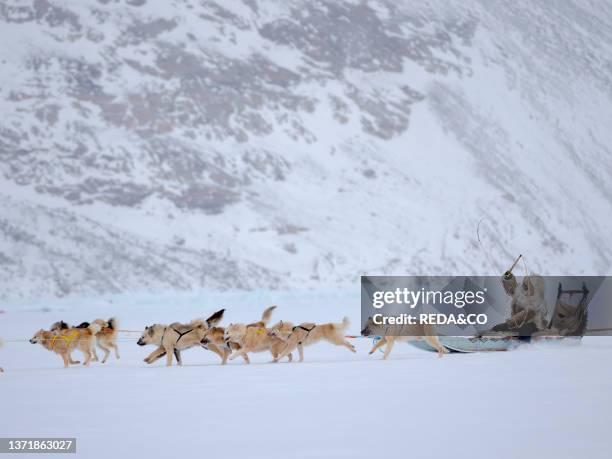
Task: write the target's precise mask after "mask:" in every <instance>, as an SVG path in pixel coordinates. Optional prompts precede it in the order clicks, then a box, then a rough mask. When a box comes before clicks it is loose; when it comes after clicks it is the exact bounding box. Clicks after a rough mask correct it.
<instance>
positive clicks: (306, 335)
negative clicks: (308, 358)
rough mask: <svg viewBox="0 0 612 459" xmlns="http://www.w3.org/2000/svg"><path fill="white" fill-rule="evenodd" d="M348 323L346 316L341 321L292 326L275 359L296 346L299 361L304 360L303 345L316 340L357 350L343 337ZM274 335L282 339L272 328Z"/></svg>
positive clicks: (352, 350) (353, 350)
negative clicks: (283, 345) (282, 347)
mask: <svg viewBox="0 0 612 459" xmlns="http://www.w3.org/2000/svg"><path fill="white" fill-rule="evenodd" d="M349 325H350V321H349V319H348V317H345V318H344V319H342V322H341V323H328V324H320V325H317V324H314V323H309V322H304V323H301V324H300V325H297V326H296V327H293V329H292V332H291V334H290V335H289V336H288V337H287V338H286V339H285V349H284V350H283V351H282V352H281V353H280V354H279V356H278V358H276V359H275V361H278V360H280V359H282V358H283V357H285V356H286V355H288V354H289V353H290V352H291V351H293V350H294V349H295V348H296V347H297V349H298V353H299V355H300V359H299V361H300V362H302V361H304V346H309V345H311V344H314V343H316V342H318V341H327V342H328V343H331V344H335V345H336V346H344V347H346V348H347V349H348V350H350V351H351V352H357V351H356V350H355V346H353V345H352V344H351V343H349V342H348V341H347V340H346V338H345V337H344V331H345V330H346V329H347V328H348V326H349ZM273 333H274V335H275V336H276V337H277V338H279V339H282V334H281V333H278V332H277V331H275V330H274V329H273Z"/></svg>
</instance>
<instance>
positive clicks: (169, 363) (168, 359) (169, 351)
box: [164, 348, 174, 367]
mask: <svg viewBox="0 0 612 459" xmlns="http://www.w3.org/2000/svg"><path fill="white" fill-rule="evenodd" d="M164 349H165V351H166V366H167V367H171V366H172V355H173V354H174V348H170V349H167V348H164Z"/></svg>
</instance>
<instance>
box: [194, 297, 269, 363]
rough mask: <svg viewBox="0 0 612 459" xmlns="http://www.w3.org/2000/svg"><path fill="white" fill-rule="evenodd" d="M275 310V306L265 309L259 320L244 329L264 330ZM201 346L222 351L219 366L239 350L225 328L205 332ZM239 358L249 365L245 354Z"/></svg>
mask: <svg viewBox="0 0 612 459" xmlns="http://www.w3.org/2000/svg"><path fill="white" fill-rule="evenodd" d="M275 309H276V306H270V307H269V308H266V309H265V310H264V312H263V313H262V315H261V320H259V321H257V322H253V323H250V324H248V325H244V327H246V328H253V327H259V328H262V327H263V328H265V327H266V325H267V324H268V322H269V321H270V318H271V317H272V313H273V312H274V310H275ZM233 325H234V324H230V327H231V326H233ZM201 344H202V347H204V348H207V346H209V345H210V344H214V345H215V346H217V348H219V349H221V350H222V351H223V353H224V355H223V356H222V361H221V365H224V364H225V363H226V362H227V358H228V357H229V355H230V354H231V353H232V351H238V350H239V349H240V348H241V346H240V344H239V343H237V342H234V341H232V340H231V339H230V337H229V335H228V334H227V328H223V327H213V328H211V329H209V330H207V331H206V332H205V333H204V337H203V338H202V341H201ZM241 356H242V358H243V359H244V361H245V362H246V363H250V360H249V356H248V354H247V353H242V354H241Z"/></svg>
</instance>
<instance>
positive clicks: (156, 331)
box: [136, 309, 225, 367]
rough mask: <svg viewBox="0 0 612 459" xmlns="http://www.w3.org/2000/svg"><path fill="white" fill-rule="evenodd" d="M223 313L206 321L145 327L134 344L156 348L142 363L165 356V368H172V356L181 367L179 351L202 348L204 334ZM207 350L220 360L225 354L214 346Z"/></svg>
mask: <svg viewBox="0 0 612 459" xmlns="http://www.w3.org/2000/svg"><path fill="white" fill-rule="evenodd" d="M224 312H225V309H221V310H220V311H217V312H215V313H214V314H213V315H211V316H210V317H209V318H208V319H206V320H202V319H196V320H192V321H191V322H189V323H188V324H182V323H179V322H174V323H171V324H170V325H161V324H154V325H151V326H148V327H145V330H144V332H143V333H142V336H141V337H140V339H139V340H138V342H137V343H136V344H138V345H139V346H146V345H147V344H156V345H158V348H157V349H155V350H154V351H153V352H151V354H149V355H148V356H147V357H146V358H145V359H144V361H145V362H146V363H153V362H155V361H156V360H157V359H159V358H161V357H163V356H164V355H165V356H166V366H168V367H170V366H172V356H174V357H175V358H176V363H177V364H178V365H183V360H182V359H181V351H182V350H184V349H189V348H191V347H195V346H202V344H201V341H202V339H203V338H204V334H205V333H206V331H207V330H208V329H210V328H212V327H214V326H215V325H217V324H218V323H219V322H220V321H221V319H222V318H223V314H224ZM208 349H209V350H211V351H213V352H214V353H216V354H218V355H219V356H220V357H221V358H222V359H223V358H224V355H225V352H224V351H223V350H221V349H219V348H218V347H217V346H216V345H214V344H211V345H209V346H208Z"/></svg>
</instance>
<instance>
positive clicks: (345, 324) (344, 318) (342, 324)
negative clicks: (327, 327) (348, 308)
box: [338, 316, 351, 330]
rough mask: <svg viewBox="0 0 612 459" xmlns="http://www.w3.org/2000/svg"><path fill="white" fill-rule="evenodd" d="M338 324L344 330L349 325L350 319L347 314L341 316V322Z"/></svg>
mask: <svg viewBox="0 0 612 459" xmlns="http://www.w3.org/2000/svg"><path fill="white" fill-rule="evenodd" d="M338 325H339V328H340V329H341V330H346V329H347V328H349V327H350V326H351V319H349V318H348V317H347V316H344V317H343V318H342V323H340V324H338Z"/></svg>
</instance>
